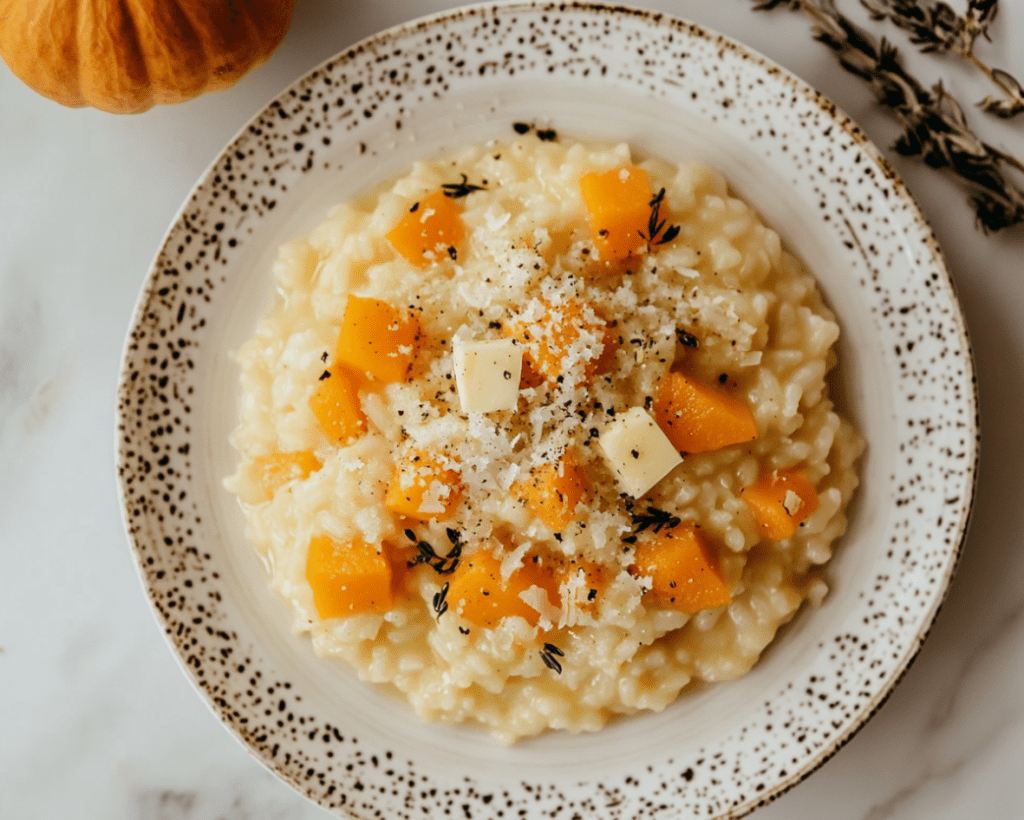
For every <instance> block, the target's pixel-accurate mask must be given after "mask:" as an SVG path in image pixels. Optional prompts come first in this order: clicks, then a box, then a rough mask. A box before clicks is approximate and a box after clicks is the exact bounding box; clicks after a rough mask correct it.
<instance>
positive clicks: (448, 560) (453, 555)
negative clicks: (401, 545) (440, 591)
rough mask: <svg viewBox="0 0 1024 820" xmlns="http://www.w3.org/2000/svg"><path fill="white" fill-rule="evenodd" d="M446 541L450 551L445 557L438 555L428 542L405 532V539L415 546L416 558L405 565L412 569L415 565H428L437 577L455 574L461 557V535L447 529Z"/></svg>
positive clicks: (409, 531) (414, 534)
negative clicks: (449, 544) (449, 545)
mask: <svg viewBox="0 0 1024 820" xmlns="http://www.w3.org/2000/svg"><path fill="white" fill-rule="evenodd" d="M445 534H446V535H447V536H448V541H449V542H451V545H452V547H451V549H450V550H448V553H447V554H446V555H443V556H442V555H438V554H437V551H436V550H435V549H434V548H433V546H431V545H430V543H429V542H427V541H424V540H422V539H420V538H417V537H416V533H415V532H414V531H413V530H406V531H405V537H406V538H408V539H409V540H410V541H412V542H413V543H414V544H415V545H416V557H415V558H414V559H413V560H411V561H407V562H406V565H407V566H409V567H414V566H416V565H417V564H428V565H429V566H430V568H431V569H433V570H434V572H436V573H437V574H438V575H449V574H451V573H453V572H455V568H456V567H457V566H458V565H459V559H460V558H461V557H462V534H461V533H460V532H459V531H458V530H454V529H452V528H451V527H448V528H447V530H446V531H445Z"/></svg>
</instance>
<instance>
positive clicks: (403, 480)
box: [384, 450, 462, 521]
mask: <svg viewBox="0 0 1024 820" xmlns="http://www.w3.org/2000/svg"><path fill="white" fill-rule="evenodd" d="M461 498H462V484H461V475H460V473H459V471H458V470H457V469H454V468H452V467H450V466H442V464H441V463H440V461H439V459H438V457H437V456H435V455H433V454H432V453H429V452H426V451H423V450H418V451H416V452H414V453H412V454H411V455H410V456H408V457H407V458H404V459H402V460H401V461H400V462H399V463H398V466H397V467H396V468H395V472H394V473H393V474H392V476H391V482H390V484H389V485H388V489H387V493H386V495H385V496H384V506H385V507H387V508H388V509H389V510H391V512H393V513H395V514H396V515H402V516H405V517H406V518H415V519H416V520H418V521H428V520H430V519H437V520H439V521H443V520H445V519H446V518H449V517H450V516H451V515H452V513H453V512H454V511H455V506H456V505H457V504H458V503H459V500H460V499H461Z"/></svg>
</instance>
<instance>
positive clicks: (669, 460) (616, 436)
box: [598, 407, 683, 498]
mask: <svg viewBox="0 0 1024 820" xmlns="http://www.w3.org/2000/svg"><path fill="white" fill-rule="evenodd" d="M598 444H600V446H601V451H602V452H603V453H604V457H605V459H606V460H607V461H608V464H609V465H610V466H611V468H612V470H614V472H615V475H616V476H617V477H618V479H619V484H620V485H621V487H622V489H623V490H625V491H626V492H627V493H629V494H630V495H631V496H633V498H639V497H640V496H642V495H643V494H644V493H646V492H647V491H648V490H650V489H651V487H653V486H654V485H655V484H657V483H658V482H659V481H661V479H663V478H664V477H665V476H666V475H668V474H669V473H670V472H671V471H672V469H673V468H674V467H675V466H676V465H678V464H682V463H683V459H682V457H681V456H680V455H679V453H678V451H677V450H676V448H675V447H673V446H672V442H671V441H669V440H668V437H667V436H666V435H665V434H664V433H663V432H662V431H661V428H660V427H659V426H658V424H657V422H655V420H654V419H653V418H651V416H650V414H649V413H648V412H647V411H646V410H644V409H643V408H642V407H631V408H629V410H627V411H626V412H625V413H623V414H622V415H620V416H617V417H616V418H615V420H614V421H612V422H611V423H610V424H609V425H608V426H607V427H606V428H605V430H604V432H602V433H601V435H600V436H599V437H598Z"/></svg>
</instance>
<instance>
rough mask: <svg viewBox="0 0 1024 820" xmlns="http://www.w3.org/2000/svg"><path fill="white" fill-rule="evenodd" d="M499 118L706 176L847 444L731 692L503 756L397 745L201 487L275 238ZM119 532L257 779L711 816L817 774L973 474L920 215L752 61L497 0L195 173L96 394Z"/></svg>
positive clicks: (926, 595)
mask: <svg viewBox="0 0 1024 820" xmlns="http://www.w3.org/2000/svg"><path fill="white" fill-rule="evenodd" d="M516 121H525V122H531V123H537V124H539V125H543V126H544V127H551V128H554V129H556V130H557V131H559V132H560V133H565V134H567V135H571V136H573V137H578V138H587V137H595V138H601V139H615V140H626V141H629V142H630V143H632V144H633V145H634V146H636V147H637V148H639V149H641V150H642V151H645V152H651V153H654V154H657V155H661V156H663V157H665V158H668V159H686V158H691V159H696V160H701V161H705V162H708V163H710V164H711V165H713V166H715V167H717V168H718V169H719V170H721V171H723V172H724V173H725V174H726V176H727V177H728V178H729V179H730V181H731V182H732V184H733V186H734V187H735V188H736V190H737V191H738V192H739V193H740V194H741V195H742V196H744V197H745V198H747V199H748V200H749V201H751V202H752V203H753V204H754V205H755V206H756V207H757V208H759V209H760V211H761V212H762V213H763V214H764V216H765V217H766V218H767V220H768V221H769V222H770V223H771V224H773V225H774V226H775V227H776V228H778V229H779V231H780V232H781V233H782V235H783V237H784V239H785V240H786V241H787V242H788V243H789V246H790V247H791V248H792V249H794V250H795V251H796V252H797V253H798V254H799V255H800V256H802V257H803V259H804V261H805V262H806V263H807V264H808V265H809V266H810V267H811V268H812V269H813V270H814V271H815V272H816V273H817V276H818V278H819V280H820V282H821V286H822V288H823V290H824V292H825V294H826V296H827V298H828V300H829V302H830V303H831V305H832V306H833V308H834V309H835V310H836V312H837V314H838V316H839V318H840V321H841V323H842V327H843V332H844V337H843V341H842V343H841V349H840V353H841V357H842V369H841V381H840V383H838V384H837V385H836V389H837V392H838V396H839V399H840V401H841V403H842V404H843V405H844V407H845V409H846V411H847V412H848V413H849V414H850V415H852V417H853V418H854V420H855V422H856V424H857V425H858V427H859V428H860V430H861V432H862V433H863V434H864V436H865V438H866V439H867V441H868V452H867V456H866V458H865V460H864V463H863V470H862V477H863V484H862V489H861V491H860V492H859V495H858V497H857V499H856V502H855V506H854V508H853V512H852V521H851V527H850V530H849V532H848V534H847V536H846V537H845V538H844V539H843V541H842V542H841V545H840V547H839V549H838V551H837V555H836V558H835V559H834V561H833V563H832V564H831V565H830V566H831V576H832V580H833V583H832V586H833V591H832V594H831V595H830V596H829V598H828V599H827V600H826V603H825V604H824V606H823V607H822V608H820V609H818V610H805V611H803V612H801V614H800V615H798V617H797V618H796V619H795V621H794V622H793V623H792V624H791V625H790V626H789V627H788V628H787V629H786V630H784V632H783V634H782V635H781V636H780V638H779V640H778V641H777V642H776V643H775V644H774V645H773V647H771V649H770V650H769V651H768V652H767V654H766V655H765V657H764V658H763V659H762V661H761V662H760V663H759V664H758V666H757V667H755V669H754V671H753V672H752V673H751V674H750V675H749V676H747V677H746V678H743V679H742V680H740V681H736V682H733V683H727V684H720V685H717V686H712V687H707V688H704V689H702V690H700V691H698V692H693V693H691V694H689V695H687V696H685V697H683V698H682V699H681V700H679V701H678V702H677V703H676V704H675V705H674V706H672V707H670V708H669V709H668V710H666V711H665V712H663V713H661V714H657V715H646V716H641V717H637V718H631V719H625V720H621V721H619V722H617V723H615V724H614V725H612V726H609V727H608V728H607V729H605V730H604V731H602V732H600V733H598V734H596V735H582V736H576V735H569V734H558V733H556V734H549V735H545V736H542V737H540V738H537V739H535V740H531V741H527V742H524V743H521V744H519V745H515V746H512V747H505V746H502V745H500V744H499V743H497V742H496V741H493V740H492V739H491V738H490V737H489V736H487V735H485V734H483V733H481V732H480V731H478V730H476V729H471V728H446V727H439V726H434V725H423V724H421V723H420V722H419V721H418V720H417V719H416V718H414V717H413V716H412V713H411V710H410V709H409V708H408V707H407V706H406V705H405V704H404V703H403V702H400V701H398V700H396V699H394V698H393V697H392V696H391V695H389V694H386V693H384V692H381V691H378V690H377V689H374V688H373V687H371V686H370V685H367V684H363V683H360V682H359V681H358V680H357V679H356V678H355V676H354V674H353V673H352V672H351V671H350V670H349V669H348V667H347V666H344V665H342V664H340V663H337V664H336V663H333V662H328V661H324V660H317V659H315V658H314V657H313V655H312V651H311V650H310V648H309V646H308V643H307V642H306V641H304V640H299V639H297V638H293V637H292V636H291V635H290V633H289V626H290V617H289V615H288V613H287V612H286V609H285V607H284V605H283V604H282V603H280V602H279V601H278V600H277V599H275V598H274V597H273V596H272V594H271V593H270V592H269V591H268V589H267V583H266V577H265V573H264V569H263V567H262V566H261V564H260V562H259V560H258V558H257V556H256V555H255V553H254V552H253V551H252V550H251V549H250V548H249V546H248V544H247V543H246V542H245V539H244V536H243V533H242V520H241V515H240V513H239V511H238V510H237V509H236V507H235V505H234V502H233V500H232V499H231V498H230V497H229V496H228V495H227V493H226V492H224V491H223V490H222V489H221V483H220V482H221V478H222V477H223V476H224V475H226V474H228V473H229V472H230V471H231V469H232V466H233V458H234V456H233V453H232V452H231V449H230V446H229V445H228V441H227V439H228V433H229V431H230V430H231V429H232V427H233V426H234V424H235V410H234V408H235V402H236V397H235V391H236V386H237V374H236V372H235V370H234V367H233V364H232V362H231V360H230V358H229V355H228V354H229V351H231V350H233V349H235V348H236V347H237V346H238V345H239V344H240V343H241V342H242V341H243V340H244V339H245V338H246V337H247V336H248V335H249V334H250V333H251V332H252V330H253V328H254V325H255V322H256V319H257V317H258V315H259V314H260V313H261V312H262V311H263V309H264V308H265V307H266V306H267V305H268V304H269V300H270V297H271V287H270V276H269V264H270V261H271V260H272V258H273V255H274V251H275V249H276V247H277V245H278V244H279V243H280V242H281V241H283V240H285V239H288V238H290V237H292V236H295V235H297V234H300V233H303V232H305V231H307V230H308V229H310V228H312V227H313V226H314V225H315V224H316V223H317V222H318V221H319V220H320V219H321V217H322V216H323V215H324V214H325V213H326V210H327V209H328V208H329V206H330V205H332V204H333V203H335V202H337V201H340V200H342V199H344V198H346V197H347V196H349V195H350V194H353V193H355V192H357V191H360V190H361V189H364V188H365V187H367V186H369V185H370V184H372V183H374V182H376V181H378V180H380V179H381V178H384V177H388V176H391V175H394V174H397V173H398V172H400V171H403V170H404V169H405V168H407V167H408V166H409V164H410V163H411V162H412V161H413V160H414V159H416V158H418V157H421V156H424V155H431V154H434V153H436V152H438V151H441V150H445V149H450V148H455V147H458V146H460V145H462V144H465V143H471V142H475V141H479V140H484V139H487V138H491V137H499V138H508V137H511V136H512V130H511V128H512V123H513V122H516ZM119 393H120V395H119V398H120V401H119V417H118V431H119V432H118V440H119V453H118V455H119V465H118V466H119V471H120V481H121V488H122V495H123V503H124V515H125V521H126V525H127V528H128V532H129V534H130V538H131V541H132V544H133V547H134V550H135V554H136V557H137V559H138V563H139V567H140V570H141V575H142V580H143V583H144V585H145V587H146V589H147V590H148V593H149V595H150V598H151V600H152V602H153V606H154V608H155V610H156V613H157V616H158V619H159V621H160V623H161V625H162V627H163V629H164V631H165V633H166V635H167V637H168V639H169V640H170V642H171V645H172V647H173V649H174V651H175V652H176V653H177V655H178V656H179V658H180V660H181V662H182V664H183V665H184V667H185V669H186V670H187V672H188V674H189V675H190V676H191V678H192V680H193V681H194V682H195V684H196V686H197V687H198V688H199V690H200V691H201V692H202V695H203V697H204V698H205V699H206V700H207V701H208V702H209V703H210V705H211V706H212V707H213V709H214V710H215V711H216V712H217V714H218V715H219V716H220V717H221V719H222V720H223V721H224V723H225V724H226V725H227V726H228V727H229V729H230V730H231V731H232V732H234V733H235V734H236V735H237V736H238V737H239V738H240V739H241V740H242V741H243V742H244V743H245V744H246V745H247V746H248V747H249V748H250V749H251V750H252V752H253V754H255V755H256V757H257V758H258V759H259V760H261V761H262V762H263V763H265V764H266V766H267V767H269V768H270V769H271V770H272V771H274V772H276V773H277V774H278V775H279V776H280V777H281V778H283V779H284V780H285V781H287V782H288V783H290V784H292V785H293V786H294V787H295V788H296V789H297V790H299V791H300V792H302V793H303V794H305V795H307V796H308V797H310V798H311V799H312V800H314V801H317V802H319V803H321V804H322V805H324V806H326V807H330V808H332V809H335V810H337V811H339V812H340V813H342V814H345V813H348V814H351V815H352V816H354V817H359V818H370V817H387V818H389V820H398V819H399V818H413V817H415V818H423V817H427V816H429V817H442V816H458V817H467V818H485V817H506V818H511V817H520V816H522V817H530V818H540V817H550V818H555V817H558V818H566V819H568V818H574V817H586V818H603V817H608V818H612V817H614V818H640V817H650V816H653V815H654V814H655V813H656V814H657V816H659V817H665V818H689V817H695V816H699V817H703V818H713V817H726V816H728V817H733V816H737V815H741V814H743V813H745V812H748V811H750V810H752V809H754V808H756V807H757V806H759V805H761V804H763V803H765V802H768V801H770V800H771V799H772V798H773V797H776V796H777V795H779V794H780V793H781V792H782V791H784V790H786V789H788V788H789V787H791V786H793V785H794V784H796V783H797V782H799V781H800V780H801V779H802V778H804V777H806V776H807V775H808V774H809V773H810V772H812V771H813V770H814V769H815V768H816V767H817V766H819V765H820V764H821V763H823V762H824V761H825V760H827V759H828V758H829V757H830V756H831V755H832V754H833V753H834V752H835V751H836V750H837V749H838V748H839V747H840V746H841V745H842V744H843V743H844V742H845V741H847V740H848V739H849V738H850V736H851V735H852V734H853V733H854V732H855V731H857V729H858V728H859V727H860V726H861V725H863V723H864V722H865V721H866V720H867V719H868V718H869V717H870V716H871V715H872V714H873V713H874V712H875V711H876V710H877V709H878V707H879V705H880V704H881V703H882V702H883V701H884V700H885V698H886V696H887V695H888V694H889V692H890V691H891V689H892V687H893V686H894V685H895V684H896V683H897V681H898V680H899V679H900V677H901V676H902V675H903V673H904V672H905V671H906V669H907V666H908V665H909V664H910V662H911V661H912V660H913V658H914V656H915V654H916V653H917V651H918V649H919V647H920V645H921V642H922V641H923V640H924V638H925V635H926V634H927V632H928V629H929V627H930V625H931V623H932V620H933V619H934V617H935V615H936V612H937V610H938V607H939V605H940V603H941V600H942V597H943V595H944V593H945V590H946V588H947V585H948V583H949V581H950V576H951V574H952V572H953V569H954V566H955V564H956V561H957V557H958V553H959V550H960V547H961V544H962V542H963V539H964V535H965V530H966V527H967V521H968V515H969V510H970V504H971V499H972V495H973V489H974V480H975V472H976V468H977V455H978V428H977V406H976V395H975V385H974V375H973V365H972V361H971V353H970V349H969V346H968V341H967V337H966V331H965V328H964V323H963V319H962V317H961V314H960V310H959V308H958V305H957V301H956V298H955V295H954V293H953V289H952V286H951V283H950V279H949V276H948V274H947V271H946V268H945V265H944V263H943V260H942V258H941V256H940V253H939V250H938V248H937V247H936V244H935V241H934V238H933V236H932V234H931V232H930V230H929V228H928V226H927V225H926V224H925V221H924V219H923V218H922V216H921V214H920V212H919V211H918V209H917V207H916V206H915V204H914V202H913V201H912V199H911V197H910V195H909V194H908V193H907V191H906V189H905V188H904V186H903V184H902V183H901V182H900V180H899V179H897V178H896V175H895V174H894V173H893V171H892V169H891V168H890V167H889V166H888V165H887V164H886V163H885V161H884V160H883V159H882V157H881V155H880V154H879V152H878V151H877V150H876V149H875V148H874V147H873V146H872V145H871V144H870V143H869V142H868V140H867V139H866V138H865V136H864V134H862V133H861V132H860V130H859V129H858V128H857V127H856V125H854V124H853V123H852V122H850V121H849V120H848V119H847V118H846V117H845V116H844V115H843V114H842V113H841V112H839V111H837V110H836V109H835V108H834V106H832V105H831V104H830V103H829V102H828V101H827V100H825V99H823V98H822V97H821V96H819V95H818V94H817V93H816V92H815V91H813V90H812V89H811V88H809V87H807V86H806V85H805V84H803V83H802V82H801V81H799V80H797V79H795V78H794V77H792V76H791V75H789V74H788V73H786V72H785V71H783V70H780V69H779V68H778V67H777V66H775V65H773V64H771V63H769V62H768V61H767V60H765V59H764V58H762V57H760V56H758V55H756V54H754V53H752V52H750V51H749V50H747V49H745V48H743V47H742V46H739V45H737V44H736V43H734V42H732V41H730V40H728V39H726V38H724V37H721V36H719V35H717V34H714V33H712V32H708V31H705V30H703V29H701V28H700V27H698V26H695V25H691V24H688V23H685V22H683V21H680V20H677V19H672V18H670V17H666V16H664V15H659V14H653V13H647V12H643V11H631V10H628V9H623V8H621V7H616V8H611V7H604V6H600V5H596V4H580V5H577V4H572V5H565V6H562V5H555V4H552V5H547V4H543V3H536V4H533V3H514V4H509V5H497V6H480V7H473V8H467V9H464V10H461V11H455V12H451V13H446V14H443V15H441V16H438V17H433V18H430V19H427V20H423V21H418V22H414V23H410V24H408V25H406V26H403V27H401V28H398V29H395V30H391V31H387V32H385V33H383V34H380V35H378V36H376V37H373V38H371V39H369V40H366V41H364V42H362V43H360V44H358V45H356V46H354V47H353V48H351V49H349V50H348V51H345V52H343V53H341V54H339V55H338V56H337V57H336V58H335V59H333V60H331V61H330V62H329V63H326V64H325V65H323V66H322V67H320V68H319V69H317V70H316V71H314V72H312V73H311V74H309V75H308V76H306V77H304V78H303V79H301V80H300V81H298V82H297V83H295V85H293V86H292V87H291V88H289V89H288V90H287V91H285V92H284V93H283V94H281V95H280V97H278V98H277V99H276V100H274V102H272V103H271V104H270V105H269V106H268V107H267V108H266V109H265V110H263V111H261V112H260V113H259V114H258V115H257V116H256V117H255V118H254V119H253V120H252V122H251V123H250V124H249V125H248V126H247V127H246V128H245V129H244V130H243V131H242V132H241V133H240V134H239V136H238V137H237V139H236V140H235V141H234V142H232V143H231V145H229V146H228V147H227V149H226V150H225V151H224V153H223V154H222V155H221V156H220V157H219V158H217V160H216V161H215V162H214V163H213V165H212V166H211V168H210V170H209V171H208V172H207V174H206V175H205V176H204V177H203V178H202V179H201V180H199V183H198V184H197V186H196V188H195V190H194V192H193V193H192V195H191V196H190V197H189V199H188V201H187V203H186V204H185V205H184V207H183V210H182V212H181V213H180V215H179V216H178V217H177V218H176V219H175V221H174V223H173V225H172V226H171V228H170V232H169V234H168V236H167V239H166V241H165V243H164V245H163V246H162V248H161V249H160V251H159V253H158V255H157V258H156V260H155V263H154V265H153V269H152V271H151V273H150V275H149V277H148V279H147V281H146V283H145V286H144V288H143V291H142V294H141V297H140V301H139V304H138V308H137V310H136V314H135V316H134V318H133V320H132V325H131V330H130V333H129V336H128V340H127V346H126V351H125V357H124V365H123V373H122V380H121V383H120V387H119Z"/></svg>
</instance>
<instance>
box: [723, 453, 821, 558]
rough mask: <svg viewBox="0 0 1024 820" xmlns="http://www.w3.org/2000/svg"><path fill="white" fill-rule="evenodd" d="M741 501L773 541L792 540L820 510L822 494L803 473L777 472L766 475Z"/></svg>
mask: <svg viewBox="0 0 1024 820" xmlns="http://www.w3.org/2000/svg"><path fill="white" fill-rule="evenodd" d="M741 497H742V498H743V500H744V501H745V502H746V503H747V508H748V509H749V510H750V514H751V515H752V516H754V520H755V521H756V522H757V527H758V530H759V531H760V533H761V534H762V535H763V536H764V537H765V538H769V539H771V540H772V541H783V540H785V539H787V538H791V537H792V536H793V533H795V532H796V528H797V527H799V526H800V524H801V523H803V522H804V521H806V520H807V519H808V518H810V517H811V516H812V515H814V512H815V510H817V509H818V493H817V492H816V491H815V489H814V485H813V484H811V482H810V481H808V480H807V478H806V476H804V475H803V473H800V472H797V471H796V470H773V471H771V472H767V473H762V474H761V475H760V476H758V477H757V480H756V481H755V482H754V483H753V484H751V485H750V486H749V487H745V488H744V489H743V492H742V495H741Z"/></svg>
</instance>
